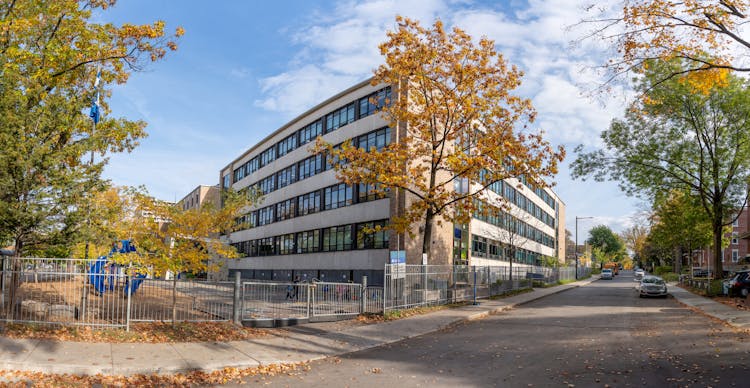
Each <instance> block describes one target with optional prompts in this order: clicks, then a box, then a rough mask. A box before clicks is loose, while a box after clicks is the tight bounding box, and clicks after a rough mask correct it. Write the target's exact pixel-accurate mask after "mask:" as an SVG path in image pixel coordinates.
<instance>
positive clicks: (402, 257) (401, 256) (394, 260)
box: [389, 251, 406, 264]
mask: <svg viewBox="0 0 750 388" xmlns="http://www.w3.org/2000/svg"><path fill="white" fill-rule="evenodd" d="M390 253H391V257H390V262H389V263H390V264H406V251H390Z"/></svg>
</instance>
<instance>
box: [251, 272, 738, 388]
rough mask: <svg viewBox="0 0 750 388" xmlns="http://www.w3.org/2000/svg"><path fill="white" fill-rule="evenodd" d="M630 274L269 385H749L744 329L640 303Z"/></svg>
mask: <svg viewBox="0 0 750 388" xmlns="http://www.w3.org/2000/svg"><path fill="white" fill-rule="evenodd" d="M633 285H634V282H633V278H632V275H631V274H630V273H627V272H626V273H622V274H621V275H619V276H617V277H616V278H615V279H614V280H611V281H610V280H600V281H597V282H594V283H592V284H590V285H588V286H585V287H580V288H576V289H573V290H571V291H567V292H563V293H560V294H556V295H553V296H550V297H547V298H543V299H540V300H538V301H536V302H533V303H529V304H526V305H524V306H522V307H519V308H517V309H515V310H512V311H510V312H506V313H502V314H498V315H494V316H491V317H488V318H486V319H483V320H480V321H475V322H471V323H466V324H462V325H459V326H457V327H454V328H451V329H449V330H444V331H442V332H439V333H433V334H430V335H425V336H421V337H417V338H413V339H409V340H405V341H401V342H398V343H396V344H391V345H388V346H383V347H379V348H375V349H370V350H366V351H361V352H357V353H352V354H349V355H347V356H345V357H341V358H334V359H327V360H323V361H318V362H314V363H312V365H311V368H310V370H309V371H306V372H298V373H295V374H293V375H285V376H274V377H267V378H262V379H261V378H249V379H247V380H246V383H251V384H252V383H255V384H263V385H269V386H274V387H276V386H280V387H283V386H306V387H308V386H313V387H340V386H351V387H379V388H391V387H392V388H395V387H403V386H430V387H443V386H445V387H466V386H502V387H530V386H534V387H546V386H552V387H559V386H563V387H565V386H568V387H570V386H575V387H606V386H610V387H621V386H622V387H626V386H640V387H669V386H674V387H678V386H680V387H685V386H696V387H706V386H712V387H733V386H736V387H750V370H748V369H749V368H750V335H748V334H747V333H737V332H735V331H733V330H731V329H729V328H727V327H725V326H723V325H722V324H720V323H717V322H715V321H712V320H711V319H709V318H707V317H705V316H703V315H700V314H698V313H695V312H693V311H691V310H689V309H687V308H685V307H683V306H682V305H680V304H679V303H677V302H676V301H675V300H674V299H673V298H671V297H669V298H666V299H664V298H659V299H641V298H638V296H637V294H636V292H635V291H634V288H633Z"/></svg>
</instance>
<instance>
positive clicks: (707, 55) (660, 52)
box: [599, 0, 750, 93]
mask: <svg viewBox="0 0 750 388" xmlns="http://www.w3.org/2000/svg"><path fill="white" fill-rule="evenodd" d="M748 11H750V3H748V2H747V1H719V2H713V1H711V2H707V1H699V0H687V1H679V2H677V1H664V0H630V1H627V2H625V5H624V6H623V8H622V18H621V22H622V24H623V25H624V32H621V33H620V32H618V33H617V34H615V35H609V34H608V33H604V32H603V31H608V30H609V27H608V26H605V28H603V29H602V30H601V31H602V33H600V34H599V36H601V37H602V38H603V39H605V40H613V41H614V42H613V43H615V44H616V47H617V50H618V52H619V54H620V55H621V56H622V61H611V62H610V63H609V64H608V65H607V67H608V68H610V70H612V71H613V73H615V74H617V73H620V72H623V71H626V70H635V71H644V70H645V69H646V68H645V67H642V65H643V64H644V62H645V61H647V60H652V59H660V60H665V61H669V60H672V59H680V60H682V61H686V62H688V63H689V64H690V65H689V66H690V67H691V68H693V69H696V70H698V71H696V72H695V73H696V74H691V75H690V76H689V77H687V78H688V80H687V81H688V82H689V83H690V85H691V86H693V87H694V89H695V90H696V91H698V92H701V93H705V92H706V90H708V89H710V87H711V85H717V83H718V84H719V85H720V84H721V83H722V82H723V80H722V79H721V77H720V76H717V75H716V74H711V73H710V72H708V71H705V70H710V69H715V68H728V69H732V70H740V71H747V69H745V68H744V66H742V65H741V64H739V63H736V62H735V60H736V58H738V57H739V56H741V52H742V51H743V50H746V46H747V43H748V42H747V41H746V40H745V39H744V38H743V34H742V31H741V26H742V25H743V24H745V23H746V22H747V15H748ZM603 22H605V24H609V25H610V26H611V25H612V24H610V23H607V22H606V21H605V20H603ZM701 78H703V79H701Z"/></svg>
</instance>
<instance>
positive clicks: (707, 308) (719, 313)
mask: <svg viewBox="0 0 750 388" xmlns="http://www.w3.org/2000/svg"><path fill="white" fill-rule="evenodd" d="M669 293H670V294H672V296H674V298H675V299H677V301H678V302H680V303H682V304H684V305H686V306H688V307H695V308H697V309H699V310H701V311H703V312H704V313H705V314H706V315H708V316H711V317H714V318H716V319H720V320H722V321H724V322H726V323H728V324H729V325H730V326H732V327H736V328H738V329H750V312H748V311H741V310H737V309H735V308H732V307H729V306H727V305H725V304H722V303H719V302H714V301H713V300H711V299H709V298H705V297H703V296H700V295H696V294H693V293H692V292H690V291H688V290H685V289H684V288H681V287H678V286H677V283H670V284H669Z"/></svg>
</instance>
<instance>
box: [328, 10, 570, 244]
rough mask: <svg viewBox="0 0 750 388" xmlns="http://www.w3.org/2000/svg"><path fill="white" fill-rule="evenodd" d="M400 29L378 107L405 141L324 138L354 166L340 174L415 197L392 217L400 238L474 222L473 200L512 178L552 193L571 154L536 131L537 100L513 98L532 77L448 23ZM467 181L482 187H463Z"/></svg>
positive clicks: (379, 77)
mask: <svg viewBox="0 0 750 388" xmlns="http://www.w3.org/2000/svg"><path fill="white" fill-rule="evenodd" d="M396 23H397V26H398V27H397V28H396V29H395V30H394V31H390V32H388V37H387V39H386V41H385V42H383V43H382V44H381V45H380V46H379V48H380V52H381V54H382V55H383V57H384V63H383V64H382V65H381V66H379V67H378V68H377V69H376V70H375V72H374V77H373V81H372V84H373V85H381V86H382V85H391V87H392V93H391V97H390V99H389V100H388V101H386V103H385V104H384V105H383V106H380V107H379V109H380V114H381V115H382V116H383V117H384V118H385V119H387V120H388V121H389V122H390V126H391V128H392V131H394V132H396V133H397V134H398V138H399V140H398V141H397V142H392V143H391V144H390V145H388V146H386V147H384V148H383V149H380V150H374V149H371V150H365V149H360V148H357V147H354V146H352V145H351V144H350V143H345V144H343V145H341V147H334V145H333V144H327V143H325V142H324V141H323V140H322V139H320V138H319V139H318V142H317V143H316V150H317V151H318V152H328V153H329V154H331V155H333V156H334V158H335V159H337V160H340V161H345V162H342V163H338V164H336V165H335V166H334V168H335V169H336V171H337V173H338V177H339V178H340V179H341V180H343V181H344V182H346V183H350V184H352V183H368V184H374V185H377V187H379V188H380V190H381V193H382V194H388V195H394V193H405V194H408V195H410V196H411V197H413V198H414V200H413V201H411V202H410V204H409V206H407V208H406V209H404V210H403V212H402V213H401V214H400V215H399V216H396V217H393V218H392V221H391V225H390V226H389V227H390V228H391V229H394V230H396V231H399V232H403V231H409V230H413V228H410V226H411V225H412V224H414V223H415V222H418V221H420V220H421V221H422V222H425V224H426V225H427V224H429V223H430V221H431V220H432V219H433V218H436V217H437V220H436V221H438V222H439V221H440V220H441V218H442V219H443V220H452V221H456V222H465V221H467V220H468V218H469V217H470V215H471V213H472V211H473V210H474V208H473V207H474V204H473V201H472V200H471V199H472V198H473V197H475V196H478V195H479V194H480V193H481V192H483V191H484V186H487V185H489V184H491V183H493V182H497V181H499V180H502V179H505V178H510V177H520V176H524V177H525V178H526V180H527V181H528V182H529V183H530V184H531V185H533V186H536V187H545V186H546V185H547V184H548V181H549V180H550V179H552V178H553V177H554V175H555V174H556V173H557V164H558V163H559V162H560V161H562V159H563V158H564V155H565V151H564V150H563V149H562V148H557V149H554V148H553V147H552V146H551V145H550V144H549V143H548V142H547V141H545V140H544V139H543V137H542V133H541V131H540V132H538V133H533V132H532V131H531V129H530V128H529V126H530V125H531V124H532V123H533V121H534V119H535V117H536V111H535V110H534V108H533V106H532V104H531V101H530V100H529V99H526V98H523V97H520V96H518V95H516V94H513V91H514V90H515V89H517V88H518V87H519V86H520V85H521V78H522V76H523V73H522V72H521V71H520V70H519V69H517V68H516V67H515V66H514V65H511V64H509V63H507V62H506V60H505V59H504V57H503V55H502V54H501V53H498V52H497V51H496V50H495V44H494V42H493V41H491V40H489V39H487V38H481V39H479V40H476V41H475V40H472V38H471V36H469V35H468V34H466V33H465V32H464V31H463V30H461V29H459V28H453V29H452V30H450V31H447V30H446V29H445V28H444V26H443V24H442V22H440V21H439V20H438V21H435V22H434V24H433V25H432V27H431V28H424V27H422V26H421V25H420V24H419V23H418V22H417V21H414V20H411V19H408V18H404V17H400V16H399V17H397V18H396ZM462 179H465V180H468V181H470V182H475V183H479V184H480V185H481V186H483V187H482V189H476V188H473V189H471V190H469V191H468V192H460V191H456V190H454V183H455V182H456V181H457V180H462ZM428 240H429V236H427V238H425V241H428Z"/></svg>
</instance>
